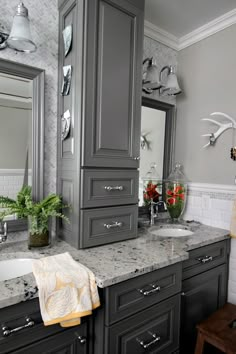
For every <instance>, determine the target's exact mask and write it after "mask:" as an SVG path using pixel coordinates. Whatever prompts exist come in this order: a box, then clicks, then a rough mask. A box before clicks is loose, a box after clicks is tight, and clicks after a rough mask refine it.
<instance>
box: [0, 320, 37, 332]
mask: <svg viewBox="0 0 236 354" xmlns="http://www.w3.org/2000/svg"><path fill="white" fill-rule="evenodd" d="M25 321H26V324H25V325H23V326H19V327H16V328H13V329H10V328H9V327H7V326H4V325H3V326H2V335H3V337H8V336H9V335H10V334H12V333H15V332H19V331H21V330H22V329H24V328H30V327H33V326H34V325H35V323H34V321H33V320H32V319H31V318H30V317H26V318H25Z"/></svg>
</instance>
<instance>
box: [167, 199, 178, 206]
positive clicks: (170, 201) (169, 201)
mask: <svg viewBox="0 0 236 354" xmlns="http://www.w3.org/2000/svg"><path fill="white" fill-rule="evenodd" d="M175 203H176V199H175V198H168V199H167V204H169V205H174V204H175Z"/></svg>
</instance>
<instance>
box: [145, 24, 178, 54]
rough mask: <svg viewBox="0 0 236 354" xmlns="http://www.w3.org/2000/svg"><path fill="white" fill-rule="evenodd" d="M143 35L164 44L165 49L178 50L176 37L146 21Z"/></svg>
mask: <svg viewBox="0 0 236 354" xmlns="http://www.w3.org/2000/svg"><path fill="white" fill-rule="evenodd" d="M144 35H145V36H146V37H149V38H152V39H154V40H155V41H157V42H160V43H162V44H165V45H166V46H167V47H170V48H172V49H175V50H179V40H178V38H177V37H175V36H174V35H173V34H171V33H169V32H167V31H165V30H163V29H162V28H160V27H157V26H155V25H153V24H152V23H151V22H149V21H146V20H145V21H144Z"/></svg>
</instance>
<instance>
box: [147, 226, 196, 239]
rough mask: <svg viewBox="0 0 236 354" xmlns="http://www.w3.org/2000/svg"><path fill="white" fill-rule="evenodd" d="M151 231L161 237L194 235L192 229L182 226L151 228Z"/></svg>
mask: <svg viewBox="0 0 236 354" xmlns="http://www.w3.org/2000/svg"><path fill="white" fill-rule="evenodd" d="M150 233H151V234H152V235H155V236H160V237H184V236H191V235H193V232H192V231H190V230H188V229H181V228H159V229H156V230H150Z"/></svg>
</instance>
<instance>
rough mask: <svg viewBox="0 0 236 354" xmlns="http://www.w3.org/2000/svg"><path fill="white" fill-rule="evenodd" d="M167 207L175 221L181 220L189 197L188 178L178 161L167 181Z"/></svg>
mask: <svg viewBox="0 0 236 354" xmlns="http://www.w3.org/2000/svg"><path fill="white" fill-rule="evenodd" d="M165 196H166V207H167V210H168V212H169V214H170V217H171V220H172V221H173V222H179V218H180V217H181V215H182V214H183V211H184V208H185V205H186V198H187V178H186V177H185V175H184V173H183V172H182V166H181V164H180V163H176V164H175V166H174V169H173V171H172V172H171V173H170V175H169V176H168V178H167V180H166V182H165Z"/></svg>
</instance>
